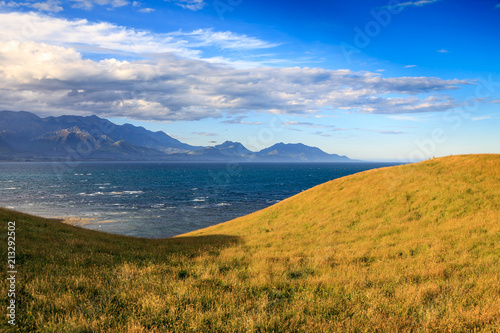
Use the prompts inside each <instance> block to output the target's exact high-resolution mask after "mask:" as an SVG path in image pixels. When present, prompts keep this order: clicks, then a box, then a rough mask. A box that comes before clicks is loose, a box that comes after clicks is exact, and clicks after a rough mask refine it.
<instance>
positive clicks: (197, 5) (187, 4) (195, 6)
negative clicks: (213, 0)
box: [165, 0, 205, 11]
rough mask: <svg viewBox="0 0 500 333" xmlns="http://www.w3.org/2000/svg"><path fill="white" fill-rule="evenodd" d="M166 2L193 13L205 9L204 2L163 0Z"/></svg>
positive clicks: (200, 0) (198, 0)
mask: <svg viewBox="0 0 500 333" xmlns="http://www.w3.org/2000/svg"><path fill="white" fill-rule="evenodd" d="M165 1H168V2H173V3H175V4H176V5H177V6H180V7H182V8H185V9H190V10H193V11H196V10H200V9H203V7H205V2H204V0H165Z"/></svg>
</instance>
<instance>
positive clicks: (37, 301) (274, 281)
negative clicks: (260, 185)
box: [0, 155, 500, 332]
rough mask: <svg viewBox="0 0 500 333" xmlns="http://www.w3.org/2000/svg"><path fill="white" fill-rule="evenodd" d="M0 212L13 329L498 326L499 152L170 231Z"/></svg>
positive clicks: (379, 173) (335, 187) (336, 186)
mask: <svg viewBox="0 0 500 333" xmlns="http://www.w3.org/2000/svg"><path fill="white" fill-rule="evenodd" d="M0 219H1V221H2V225H3V226H4V230H5V229H6V222H7V221H8V220H16V222H17V229H16V235H17V237H18V239H17V242H18V244H19V245H18V252H17V255H18V262H19V263H18V270H19V271H20V272H22V277H21V275H19V281H18V288H19V289H18V290H19V304H22V306H20V308H19V314H18V317H19V324H18V325H19V326H18V328H20V331H25V332H30V331H41V330H46V331H51V330H53V331H82V330H83V331H114V332H123V331H135V332H146V331H157V332H236V331H237V332H241V331H249V332H254V331H259V332H332V331H333V332H345V331H362V332H368V331H370V332H372V331H383V332H396V331H399V332H403V331H415V332H431V331H436V332H443V331H450V332H459V331H498V330H500V280H499V278H498V276H499V275H500V260H499V258H500V242H499V240H500V223H499V222H500V155H464V156H450V157H444V158H438V159H432V160H428V161H424V162H421V163H416V164H411V165H402V166H395V167H388V168H382V169H376V170H369V171H365V172H361V173H358V174H355V175H351V176H347V177H343V178H339V179H336V180H333V181H331V182H328V183H325V184H322V185H319V186H316V187H314V188H312V189H309V190H307V191H304V192H302V193H300V194H298V195H296V196H294V197H291V198H289V199H286V200H284V201H282V202H280V203H278V204H276V205H274V206H271V207H269V208H266V209H264V210H262V211H258V212H256V213H253V214H250V215H248V216H244V217H241V218H238V219H235V220H232V221H229V222H226V223H222V224H219V225H216V226H212V227H209V228H206V229H202V230H197V231H194V232H191V233H188V234H185V235H181V236H178V237H175V238H172V239H163V240H145V239H138V238H130V237H123V236H115V235H108V234H103V233H99V232H95V231H91V230H84V229H79V228H76V227H73V226H70V225H64V224H62V223H60V222H57V221H54V220H47V219H42V218H37V217H33V216H29V215H25V214H20V213H15V212H12V211H7V210H1V211H0ZM4 234H5V232H4ZM3 239H4V242H5V239H6V238H5V237H4V238H3ZM6 248H7V247H6V245H5V244H4V246H2V251H4V252H2V254H1V255H3V256H4V257H6V253H5V251H6ZM2 274H3V275H5V274H6V273H5V272H2ZM3 275H2V278H4V276H3ZM5 288H6V286H5V284H3V285H2V287H1V289H0V292H1V293H3V294H6V289H5ZM1 325H3V326H1ZM0 327H2V328H6V327H7V326H6V323H5V321H4V322H3V323H1V324H0Z"/></svg>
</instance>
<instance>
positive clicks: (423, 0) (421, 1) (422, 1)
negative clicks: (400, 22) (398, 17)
mask: <svg viewBox="0 0 500 333" xmlns="http://www.w3.org/2000/svg"><path fill="white" fill-rule="evenodd" d="M438 1H441V0H418V1H407V2H403V3H399V4H398V3H396V4H394V5H393V6H394V7H399V8H404V7H412V6H415V7H422V6H425V5H430V4H433V3H435V2H438Z"/></svg>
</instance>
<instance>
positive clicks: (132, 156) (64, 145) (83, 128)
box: [0, 111, 351, 162]
mask: <svg viewBox="0 0 500 333" xmlns="http://www.w3.org/2000/svg"><path fill="white" fill-rule="evenodd" d="M0 160H137V161H141V160H144V161H152V160H165V161H218V162H224V161H237V162H252V161H256V162H257V161H258V162H267V161H269V162H349V161H351V160H350V159H349V158H347V157H345V156H339V155H336V154H327V153H325V152H324V151H322V150H321V149H319V148H315V147H309V146H306V145H304V144H301V143H297V144H285V143H278V144H275V145H274V146H272V147H269V148H266V149H263V150H261V151H260V152H253V151H250V150H248V149H247V148H246V147H245V146H243V145H242V144H241V143H239V142H232V141H226V142H224V143H222V144H220V145H216V146H214V147H199V146H191V145H189V144H186V143H183V142H180V141H179V140H177V139H174V138H172V137H171V136H169V135H168V134H166V133H164V132H162V131H158V132H152V131H149V130H147V129H145V128H143V127H138V126H134V125H131V124H124V125H116V124H114V123H112V122H111V121H109V120H107V119H103V118H99V117H98V116H95V115H94V116H88V117H82V116H60V117H46V118H40V117H38V116H37V115H35V114H33V113H30V112H26V111H20V112H13V111H0Z"/></svg>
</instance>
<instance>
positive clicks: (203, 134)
mask: <svg viewBox="0 0 500 333" xmlns="http://www.w3.org/2000/svg"><path fill="white" fill-rule="evenodd" d="M192 134H195V135H201V136H219V134H217V133H208V132H192Z"/></svg>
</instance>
